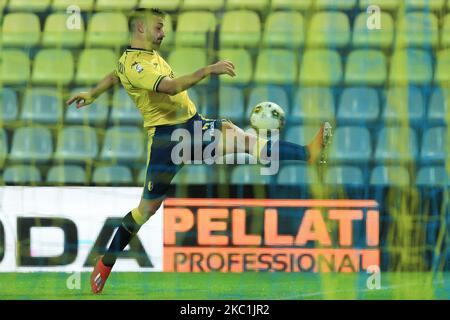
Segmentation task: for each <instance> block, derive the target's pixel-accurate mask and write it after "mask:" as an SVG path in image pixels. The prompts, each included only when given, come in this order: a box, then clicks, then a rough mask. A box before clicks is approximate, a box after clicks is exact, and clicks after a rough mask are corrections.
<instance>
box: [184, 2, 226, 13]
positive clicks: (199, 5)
mask: <svg viewBox="0 0 450 320" xmlns="http://www.w3.org/2000/svg"><path fill="white" fill-rule="evenodd" d="M224 3H225V0H184V2H183V5H182V6H181V8H182V10H211V11H217V10H220V9H222V8H223V5H224Z"/></svg>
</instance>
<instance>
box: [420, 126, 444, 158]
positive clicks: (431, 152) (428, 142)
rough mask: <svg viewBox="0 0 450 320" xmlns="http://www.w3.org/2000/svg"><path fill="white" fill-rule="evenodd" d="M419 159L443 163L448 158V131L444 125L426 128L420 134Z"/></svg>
mask: <svg viewBox="0 0 450 320" xmlns="http://www.w3.org/2000/svg"><path fill="white" fill-rule="evenodd" d="M421 146H422V147H421V148H420V160H421V161H422V162H423V163H437V162H439V163H444V162H445V160H446V159H447V158H450V157H449V156H450V151H449V150H448V146H449V144H448V132H447V128H446V127H434V128H430V129H427V130H426V131H425V133H424V134H423V136H422V144H421Z"/></svg>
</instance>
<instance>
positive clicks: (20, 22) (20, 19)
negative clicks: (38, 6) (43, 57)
mask: <svg viewBox="0 0 450 320" xmlns="http://www.w3.org/2000/svg"><path fill="white" fill-rule="evenodd" d="M40 37H41V26H40V22H39V18H38V16H37V15H35V14H34V13H9V14H7V15H6V16H5V18H4V20H3V33H2V43H3V45H4V46H18V47H32V46H36V45H37V44H38V43H39V40H40Z"/></svg>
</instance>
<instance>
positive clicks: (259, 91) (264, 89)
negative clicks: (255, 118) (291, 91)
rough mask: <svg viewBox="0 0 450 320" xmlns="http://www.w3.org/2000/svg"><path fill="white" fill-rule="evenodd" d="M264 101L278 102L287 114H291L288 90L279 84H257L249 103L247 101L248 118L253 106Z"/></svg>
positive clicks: (252, 90)
mask: <svg viewBox="0 0 450 320" xmlns="http://www.w3.org/2000/svg"><path fill="white" fill-rule="evenodd" d="M264 101H272V102H275V103H276V104H278V105H279V106H280V107H281V108H283V110H284V112H285V113H286V114H289V109H290V108H289V99H288V95H287V93H286V91H285V90H284V89H283V88H282V87H279V86H273V85H267V86H263V85H260V86H255V87H253V88H252V89H251V91H250V94H249V98H248V103H247V113H246V116H247V118H249V117H250V114H251V112H252V110H253V108H254V107H255V106H256V105H257V104H259V103H261V102H264Z"/></svg>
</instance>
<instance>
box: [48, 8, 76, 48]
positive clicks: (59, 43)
mask: <svg viewBox="0 0 450 320" xmlns="http://www.w3.org/2000/svg"><path fill="white" fill-rule="evenodd" d="M79 23H80V25H79V27H80V28H79V29H78V28H77V27H78V26H75V28H73V27H72V25H69V26H70V28H69V27H68V26H67V15H66V14H65V13H53V14H51V15H49V16H48V17H47V20H45V27H44V34H43V36H42V45H43V46H46V47H70V48H76V47H80V46H82V45H83V41H84V21H83V19H82V18H81V17H80V20H79ZM72 28H73V29H72Z"/></svg>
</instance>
